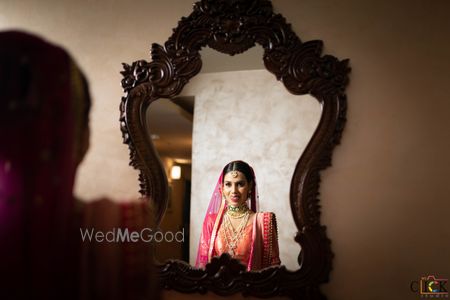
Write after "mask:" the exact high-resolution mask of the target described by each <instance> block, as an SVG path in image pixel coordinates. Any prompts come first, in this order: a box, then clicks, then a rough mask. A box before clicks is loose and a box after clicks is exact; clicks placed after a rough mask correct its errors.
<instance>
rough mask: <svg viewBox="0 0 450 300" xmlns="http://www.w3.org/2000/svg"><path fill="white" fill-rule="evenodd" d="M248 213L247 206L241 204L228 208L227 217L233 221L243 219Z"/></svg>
mask: <svg viewBox="0 0 450 300" xmlns="http://www.w3.org/2000/svg"><path fill="white" fill-rule="evenodd" d="M248 212H249V209H248V206H247V204H245V203H244V204H242V205H239V206H231V205H230V206H228V207H227V215H228V216H230V217H231V218H233V219H240V218H243V217H244V216H245V215H246V214H247V213H248Z"/></svg>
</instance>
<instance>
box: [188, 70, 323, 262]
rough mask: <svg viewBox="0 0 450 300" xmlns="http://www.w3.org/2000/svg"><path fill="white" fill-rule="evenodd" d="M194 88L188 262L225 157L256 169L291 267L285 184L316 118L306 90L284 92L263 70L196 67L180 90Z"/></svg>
mask: <svg viewBox="0 0 450 300" xmlns="http://www.w3.org/2000/svg"><path fill="white" fill-rule="evenodd" d="M183 94H184V95H194V96H195V112H194V129H193V141H192V143H193V146H192V150H193V152H192V193H191V223H190V232H191V239H190V263H191V264H195V258H196V255H197V247H198V239H199V235H200V231H201V227H202V222H203V218H204V215H205V211H206V209H207V206H208V204H209V200H210V197H211V194H212V192H213V189H214V187H215V184H216V182H217V179H218V177H219V174H220V171H221V169H222V168H223V166H224V165H225V164H227V163H228V162H230V161H232V160H237V159H241V160H244V161H246V162H248V163H249V164H250V165H251V166H252V167H253V168H254V170H255V173H256V180H257V184H258V189H259V196H260V208H261V211H273V212H274V213H275V214H276V216H277V220H278V233H279V244H280V258H281V262H282V264H284V265H286V266H287V267H288V268H289V269H297V268H298V263H297V254H298V252H299V246H298V244H296V243H295V242H294V240H293V238H294V236H295V234H296V227H295V224H294V221H293V217H292V213H291V209H290V204H289V188H290V183H291V178H292V174H293V172H294V168H295V165H296V163H297V160H298V158H299V157H300V155H301V153H302V152H303V150H304V149H305V147H306V145H307V143H308V141H309V140H310V138H311V136H312V134H313V132H314V130H315V128H316V127H317V124H318V122H319V119H320V115H321V105H320V104H319V103H318V101H317V100H315V99H314V98H312V97H311V96H295V95H292V94H290V93H289V92H288V91H287V90H286V89H285V87H284V86H283V84H282V83H281V82H278V81H276V79H275V77H274V76H273V75H272V74H270V73H269V72H268V71H266V70H252V71H234V72H220V73H206V74H199V75H197V76H196V77H195V78H194V79H193V80H192V81H191V82H190V83H189V84H188V85H187V86H186V88H185V90H184V91H183Z"/></svg>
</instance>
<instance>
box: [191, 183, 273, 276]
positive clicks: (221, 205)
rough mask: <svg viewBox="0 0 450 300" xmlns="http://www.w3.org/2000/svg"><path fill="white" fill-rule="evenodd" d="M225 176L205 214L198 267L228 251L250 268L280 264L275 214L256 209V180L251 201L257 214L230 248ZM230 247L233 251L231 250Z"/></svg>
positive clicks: (257, 268) (251, 208)
mask: <svg viewBox="0 0 450 300" xmlns="http://www.w3.org/2000/svg"><path fill="white" fill-rule="evenodd" d="M221 183H222V175H221V176H220V178H219V180H218V182H217V184H216V188H215V191H214V193H213V196H212V197H211V201H210V204H209V207H208V211H207V213H206V216H205V219H204V222H203V228H202V232H201V235H200V242H199V248H198V252H197V260H196V264H195V266H196V267H197V268H203V267H205V266H206V264H207V263H209V262H210V261H211V258H212V257H214V256H220V255H222V254H223V253H229V254H230V255H231V256H232V257H233V258H235V259H238V260H240V261H241V263H242V264H244V265H245V266H246V268H247V271H252V270H260V269H263V268H266V267H269V266H273V265H279V264H280V258H279V249H278V233H277V224H276V218H275V214H274V213H271V212H257V207H258V205H257V204H258V203H257V201H258V195H257V188H256V181H255V182H254V184H253V188H252V192H251V195H252V197H251V199H249V200H248V202H249V204H250V205H249V207H250V210H251V211H253V212H254V213H255V216H254V217H253V221H251V222H248V223H247V224H246V226H245V229H244V230H243V235H242V237H241V238H240V239H239V241H238V242H237V244H236V248H235V249H230V247H229V245H228V243H227V239H226V236H225V233H224V228H223V223H224V217H225V214H226V210H227V204H226V202H225V200H223V199H222V193H221ZM230 250H231V251H230Z"/></svg>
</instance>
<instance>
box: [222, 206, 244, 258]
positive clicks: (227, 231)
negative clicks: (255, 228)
mask: <svg viewBox="0 0 450 300" xmlns="http://www.w3.org/2000/svg"><path fill="white" fill-rule="evenodd" d="M244 216H245V217H243V218H242V220H241V222H240V223H239V225H238V228H237V229H235V228H234V227H233V224H232V223H231V220H230V216H228V215H225V217H224V220H223V226H222V230H223V233H224V236H225V242H226V244H227V249H228V254H230V255H231V256H232V257H234V256H235V254H236V251H235V250H236V248H237V246H238V245H239V241H240V240H241V238H242V236H243V235H244V232H245V227H246V226H247V222H248V219H249V217H250V213H249V210H247V212H246V213H245V214H244Z"/></svg>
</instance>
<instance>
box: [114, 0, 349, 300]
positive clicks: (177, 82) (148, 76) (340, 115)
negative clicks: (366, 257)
mask: <svg viewBox="0 0 450 300" xmlns="http://www.w3.org/2000/svg"><path fill="white" fill-rule="evenodd" d="M255 44H259V45H261V46H262V47H263V49H264V56H263V60H264V65H265V67H266V68H267V70H268V71H270V72H271V73H273V74H274V75H275V78H276V79H277V80H281V81H282V82H283V84H284V85H285V87H286V89H287V90H288V91H290V92H291V93H293V94H297V95H302V94H311V95H312V96H314V97H315V98H316V99H317V100H318V101H319V102H320V103H321V104H322V106H323V111H322V116H321V120H320V122H319V125H318V128H317V130H316V131H315V133H314V135H313V137H312V139H311V141H310V142H309V144H308V146H307V147H306V149H305V151H304V153H303V154H302V156H301V157H300V158H299V161H298V163H297V166H296V168H295V172H294V176H293V178H292V182H291V190H290V203H291V208H292V214H293V217H294V221H295V224H296V226H297V229H298V233H297V235H296V237H295V241H296V242H297V243H299V254H298V262H299V269H298V270H296V271H290V270H287V269H286V268H285V267H283V266H280V267H271V268H267V269H264V270H261V271H257V272H246V271H245V268H243V267H242V266H241V265H240V264H239V263H238V262H237V261H236V260H233V259H231V258H230V257H229V256H228V255H226V254H224V255H222V256H221V257H217V258H214V259H213V260H212V261H211V263H210V264H208V265H207V267H206V269H204V270H203V269H200V270H199V269H195V268H194V267H192V266H190V265H188V264H187V263H185V262H181V261H175V260H169V261H167V262H165V263H163V264H162V265H159V267H158V269H159V274H160V282H161V285H162V286H163V287H165V288H167V289H174V290H177V291H180V292H199V293H206V292H207V291H213V292H215V293H217V294H219V295H231V294H234V293H238V292H241V293H243V294H244V295H253V296H259V297H269V296H274V295H287V296H290V297H292V298H296V299H324V296H323V295H322V294H321V292H320V290H319V284H321V283H324V282H327V281H328V276H329V273H330V270H331V267H332V258H333V254H332V251H331V247H330V240H329V239H328V237H327V235H326V228H325V226H322V225H321V223H320V206H319V198H318V194H319V193H318V190H319V184H320V171H321V170H323V169H325V168H326V167H328V166H330V165H331V155H332V151H333V149H334V147H335V146H336V145H337V144H338V143H339V141H340V139H341V134H342V131H343V127H344V124H345V114H346V96H345V88H346V86H347V84H348V73H349V72H350V68H349V67H348V60H342V61H340V60H338V59H337V58H335V57H333V56H330V55H324V56H322V42H321V41H308V42H302V41H301V40H300V39H299V38H298V37H297V35H296V34H295V33H294V32H293V31H292V30H291V27H290V25H289V24H287V23H286V20H285V19H284V18H283V17H282V16H281V15H280V14H275V13H274V12H273V9H272V4H271V3H270V1H266V0H250V1H249V0H215V1H213V0H202V1H200V2H197V3H196V4H195V5H194V9H193V12H192V13H191V14H190V15H189V16H188V17H183V18H181V20H180V21H179V23H178V26H177V27H176V28H175V29H174V30H173V34H172V36H171V37H169V39H168V40H167V42H166V43H165V44H164V46H161V45H158V44H153V45H152V47H151V61H150V62H147V61H144V60H140V61H136V62H133V63H132V64H131V65H128V64H123V68H124V70H123V71H122V72H121V73H122V75H123V79H122V87H123V89H124V91H125V94H126V95H125V96H124V97H123V98H122V101H121V104H120V124H121V126H120V128H121V131H122V136H123V140H124V143H126V144H128V147H129V149H130V165H131V166H133V167H134V168H135V169H137V170H139V171H140V175H139V182H140V193H141V194H142V195H143V196H146V197H148V199H149V201H150V204H151V205H152V206H153V207H154V210H155V212H156V219H157V223H158V224H159V223H160V221H161V219H162V217H163V215H164V212H165V209H166V207H167V202H168V201H167V194H168V192H167V190H168V187H167V179H166V175H165V172H164V170H163V167H162V164H161V163H160V161H159V158H158V155H157V153H156V151H155V149H154V147H153V144H152V142H151V140H150V139H149V136H148V133H147V131H146V128H147V124H146V118H145V116H146V110H147V108H148V106H149V105H150V103H151V102H152V101H155V100H157V99H159V98H174V97H175V96H177V95H178V94H179V93H180V92H181V91H182V89H183V87H184V86H185V84H186V83H188V82H189V80H190V79H191V78H192V77H193V76H195V75H197V74H198V73H199V72H200V69H201V67H202V61H201V56H200V52H199V51H200V50H201V49H202V48H203V47H205V46H209V47H211V48H213V49H215V50H217V51H220V52H223V53H226V54H230V55H235V54H239V53H242V52H244V51H246V50H247V49H249V48H251V47H253V46H254V45H255ZM280 105H282V103H280ZM300 249H302V250H301V251H300ZM293 255H294V254H293Z"/></svg>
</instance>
